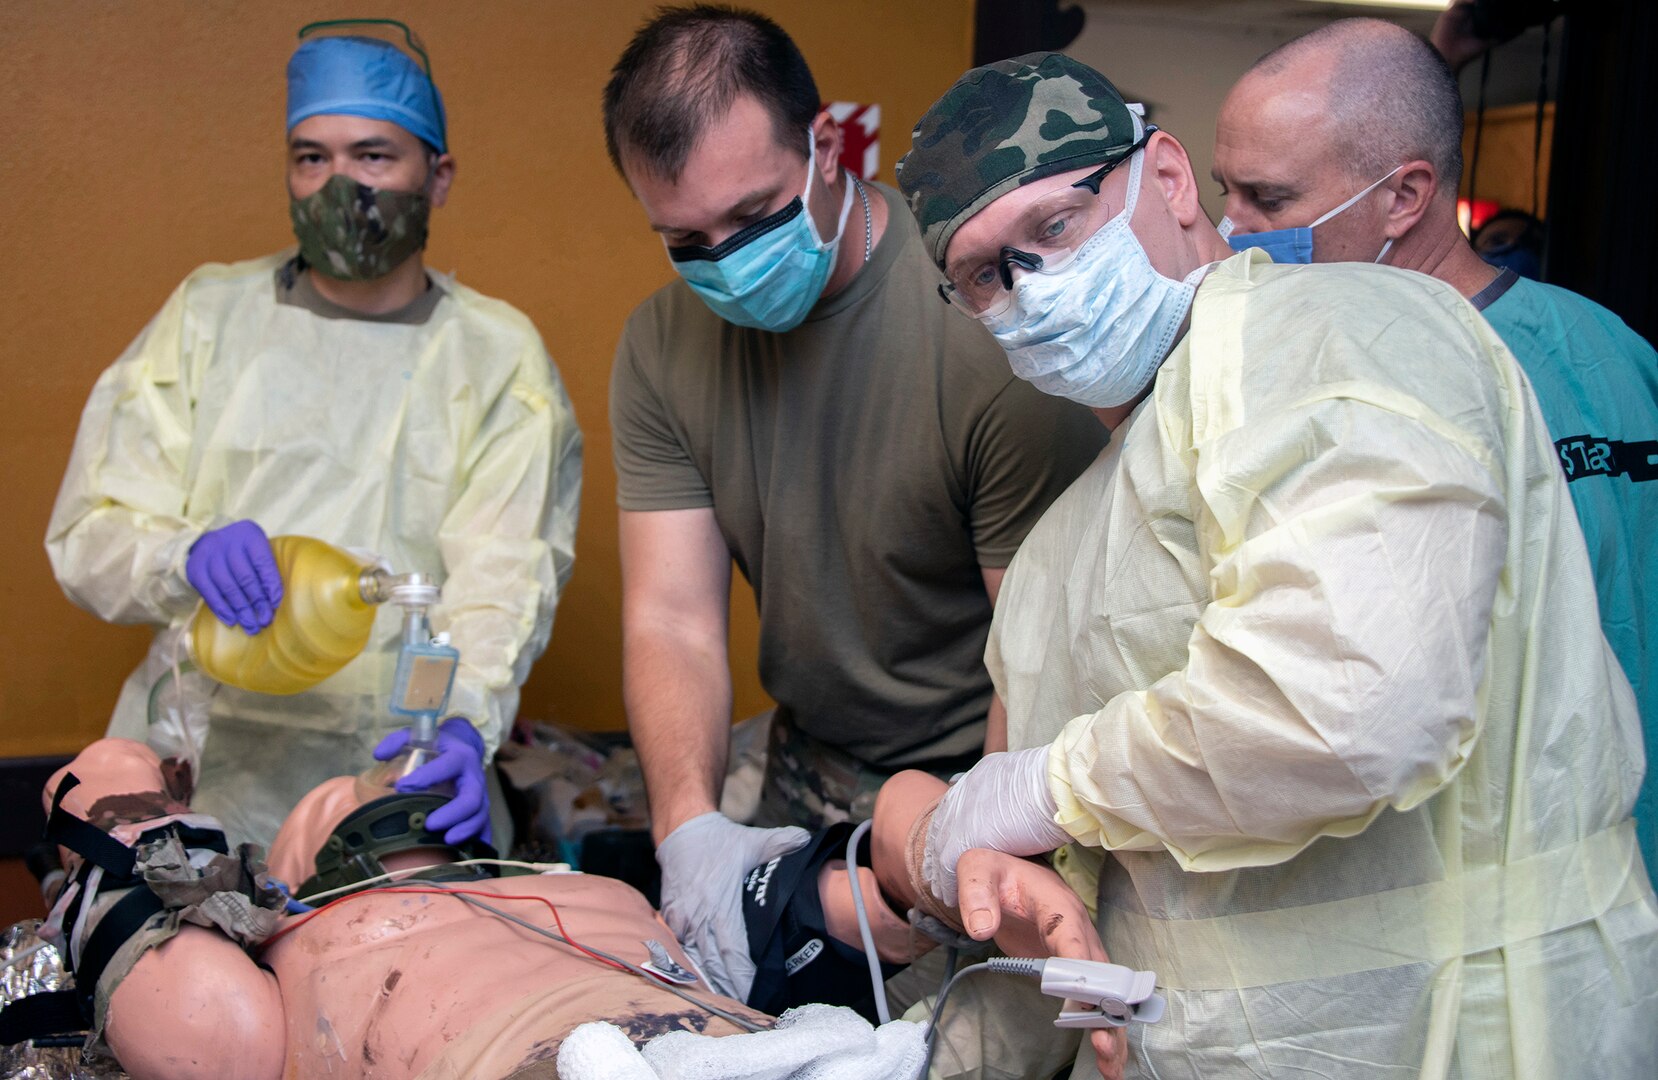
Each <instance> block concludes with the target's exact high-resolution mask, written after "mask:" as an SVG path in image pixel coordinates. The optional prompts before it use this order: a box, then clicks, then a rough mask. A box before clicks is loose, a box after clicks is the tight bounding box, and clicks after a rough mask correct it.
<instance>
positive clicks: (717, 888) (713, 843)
mask: <svg viewBox="0 0 1658 1080" xmlns="http://www.w3.org/2000/svg"><path fill="white" fill-rule="evenodd" d="M810 839H811V834H810V833H808V832H807V831H806V830H805V829H797V828H795V827H794V826H792V825H791V826H789V827H787V828H782V829H756V828H752V827H750V826H748V825H739V824H737V823H736V822H735V821H732V820H731V819H730V818H728V817H726V816H725V815H724V814H721V813H719V812H718V811H714V810H711V811H709V812H708V813H706V814H701V815H699V816H697V817H694V818H692V819H691V820H689V821H687V822H685V823H684V824H682V825H681V826H680V827H679V828H677V829H675V830H674V831H673V832H671V833H669V834H668V835H667V837H666V839H664V840H663V841H662V843H660V844H658V845H657V846H656V861H657V863H658V865H660V866H661V867H662V919H663V921H665V922H666V923H667V924H668V929H670V930H672V931H673V932H674V936H675V937H677V938H679V940H680V943H681V944H682V945H684V946H685V951H686V952H687V953H688V954H690V957H691V959H692V960H694V961H696V963H697V966H698V967H700V968H701V969H702V973H703V975H704V976H706V977H707V979H708V984H709V986H711V987H713V989H714V990H716V991H717V992H719V993H721V994H724V995H725V996H726V997H730V998H736V999H737V1000H738V1001H745V1002H746V1001H747V1000H748V992H749V990H750V989H752V988H753V986H754V961H753V960H752V959H751V958H750V957H749V955H748V927H747V926H746V925H745V924H744V922H743V878H744V877H745V876H747V874H748V872H749V871H750V870H753V869H754V868H755V867H756V866H764V865H765V864H766V863H768V862H770V861H771V860H773V859H776V858H781V857H782V856H784V855H787V854H788V853H789V852H791V851H794V850H796V849H798V848H801V847H804V846H806V841H808V840H810Z"/></svg>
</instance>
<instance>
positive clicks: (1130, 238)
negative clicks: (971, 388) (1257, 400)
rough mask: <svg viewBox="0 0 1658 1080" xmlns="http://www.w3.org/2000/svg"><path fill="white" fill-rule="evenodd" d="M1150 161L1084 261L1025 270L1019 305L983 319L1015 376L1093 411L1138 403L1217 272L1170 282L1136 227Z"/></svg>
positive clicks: (1086, 249)
mask: <svg viewBox="0 0 1658 1080" xmlns="http://www.w3.org/2000/svg"><path fill="white" fill-rule="evenodd" d="M1144 160H1145V155H1143V154H1136V155H1135V157H1134V163H1133V165H1132V166H1131V167H1130V169H1129V174H1128V191H1129V194H1128V205H1126V206H1125V207H1123V210H1122V212H1121V213H1120V214H1118V215H1117V216H1116V217H1114V218H1112V219H1111V220H1110V221H1108V222H1106V223H1105V224H1104V225H1101V226H1100V227H1099V229H1098V231H1096V232H1095V233H1094V235H1093V236H1090V237H1089V238H1088V239H1087V240H1086V241H1084V242H1083V245H1082V246H1081V247H1080V248H1078V249H1077V253H1076V256H1075V258H1073V259H1071V260H1070V261H1069V262H1068V263H1067V264H1066V265H1065V266H1064V267H1063V268H1062V269H1060V270H1057V271H1054V272H1052V273H1044V272H1042V271H1034V272H1021V274H1020V276H1019V277H1018V278H1017V279H1016V280H1015V281H1014V283H1013V289H1012V292H1011V295H1010V302H1009V303H1008V304H1007V305H1006V306H1005V307H998V308H996V309H993V311H992V312H990V313H987V314H985V315H981V316H980V317H979V318H980V321H981V322H983V323H984V325H985V327H986V328H987V329H989V331H990V332H991V334H992V335H994V336H995V338H996V340H997V341H999V342H1000V343H1001V345H1002V348H1003V349H1004V350H1006V351H1007V358H1008V363H1009V364H1011V365H1012V367H1013V373H1014V374H1015V375H1017V376H1019V377H1020V378H1021V379H1024V380H1025V381H1026V382H1028V383H1030V384H1031V385H1032V386H1034V387H1036V388H1037V389H1038V390H1041V391H1042V392H1043V393H1046V394H1052V395H1054V396H1055V397H1062V398H1068V399H1070V400H1071V401H1075V402H1077V403H1078V404H1081V405H1087V406H1089V407H1090V408H1114V407H1116V406H1118V405H1126V404H1127V403H1128V402H1130V401H1132V400H1134V397H1135V395H1137V394H1139V393H1140V391H1142V390H1144V389H1145V388H1146V386H1147V385H1149V384H1150V383H1151V380H1152V378H1153V376H1155V375H1156V374H1157V369H1158V367H1159V366H1160V365H1161V364H1162V363H1163V360H1164V358H1165V357H1167V356H1168V354H1169V351H1170V350H1171V349H1172V347H1173V346H1174V340H1175V335H1176V334H1177V333H1179V331H1180V326H1181V324H1182V323H1184V322H1185V321H1186V313H1187V312H1188V311H1190V310H1191V307H1192V298H1193V297H1194V296H1196V294H1197V286H1198V282H1200V281H1201V280H1202V279H1203V275H1204V274H1205V273H1207V272H1208V270H1209V267H1208V266H1202V267H1199V268H1198V269H1196V270H1194V271H1193V272H1192V273H1190V274H1188V275H1187V276H1186V278H1185V280H1183V281H1176V280H1174V279H1173V278H1168V277H1164V276H1163V275H1162V274H1161V273H1159V272H1158V271H1157V268H1156V267H1155V266H1153V265H1152V264H1151V259H1150V258H1149V257H1147V255H1146V249H1145V248H1144V247H1143V246H1142V245H1141V244H1140V238H1139V237H1137V236H1135V235H1134V230H1133V229H1132V228H1130V227H1129V223H1130V220H1131V219H1132V218H1133V217H1134V205H1135V203H1136V202H1137V201H1138V200H1139V195H1140V172H1141V168H1140V166H1141V163H1142V162H1143V161H1144Z"/></svg>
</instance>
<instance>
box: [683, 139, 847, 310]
mask: <svg viewBox="0 0 1658 1080" xmlns="http://www.w3.org/2000/svg"><path fill="white" fill-rule="evenodd" d="M807 146H808V150H807V154H806V190H805V191H803V192H801V193H800V194H799V195H798V196H796V197H795V198H794V199H793V200H791V201H790V202H789V205H787V206H785V207H784V208H783V209H781V210H779V211H778V212H777V213H775V214H772V215H770V216H768V217H765V218H762V219H760V220H759V221H756V222H755V223H754V224H752V225H749V226H747V227H746V228H743V229H741V230H739V231H738V232H736V233H733V234H732V235H731V236H729V237H727V238H726V239H725V240H723V241H721V242H720V243H719V244H718V245H717V246H715V247H702V246H700V245H699V246H687V247H671V248H669V249H668V258H669V260H670V261H672V263H673V266H674V269H675V270H677V271H678V272H679V276H680V277H682V278H684V279H685V283H686V284H687V285H689V286H691V290H692V291H693V292H695V293H696V294H697V295H698V296H700V297H702V301H703V303H705V304H707V305H708V306H709V308H710V309H712V311H713V312H714V314H716V315H718V316H719V317H720V318H722V319H724V320H725V321H726V322H729V323H735V324H736V325H738V326H749V327H753V328H754V329H756V330H770V331H772V332H773V333H782V332H783V331H785V330H793V329H794V328H795V327H797V326H799V325H800V324H801V322H803V321H804V320H805V318H806V315H807V313H808V312H810V311H811V310H812V305H813V304H816V303H817V301H818V297H820V296H822V295H823V286H824V283H825V282H827V281H828V280H829V274H830V272H831V271H832V270H834V268H835V254H836V252H837V251H838V250H839V248H840V241H841V235H842V234H843V233H844V232H845V231H846V215H847V213H848V212H849V211H850V210H851V209H852V185H851V184H847V185H846V198H845V199H843V200H842V202H841V216H840V223H839V224H838V225H836V226H835V235H834V236H833V237H832V238H831V239H829V240H827V241H825V240H823V239H821V238H820V237H819V236H818V231H817V223H816V222H814V221H813V220H812V213H811V211H810V210H809V209H807V206H806V203H807V200H808V197H809V196H810V195H811V193H812V177H814V176H816V175H817V140H816V139H814V138H812V137H811V133H810V131H808V132H807Z"/></svg>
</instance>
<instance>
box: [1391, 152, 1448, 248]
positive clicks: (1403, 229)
mask: <svg viewBox="0 0 1658 1080" xmlns="http://www.w3.org/2000/svg"><path fill="white" fill-rule="evenodd" d="M1382 189H1383V190H1384V191H1391V192H1392V193H1393V205H1392V206H1391V207H1389V208H1388V211H1387V218H1386V219H1385V221H1384V222H1383V225H1382V235H1383V236H1386V237H1387V238H1388V239H1389V240H1397V239H1399V238H1400V237H1401V236H1404V235H1405V234H1406V233H1408V232H1410V231H1411V230H1412V229H1414V228H1416V223H1417V222H1419V221H1421V220H1422V216H1423V215H1424V214H1426V213H1427V212H1428V208H1429V207H1430V206H1432V205H1433V201H1434V199H1436V198H1438V197H1439V173H1438V171H1437V170H1435V169H1434V167H1433V163H1432V162H1428V161H1407V162H1405V163H1404V165H1402V166H1400V168H1399V171H1398V172H1396V173H1394V174H1393V176H1392V178H1391V179H1389V180H1387V181H1386V182H1385V183H1383V184H1382Z"/></svg>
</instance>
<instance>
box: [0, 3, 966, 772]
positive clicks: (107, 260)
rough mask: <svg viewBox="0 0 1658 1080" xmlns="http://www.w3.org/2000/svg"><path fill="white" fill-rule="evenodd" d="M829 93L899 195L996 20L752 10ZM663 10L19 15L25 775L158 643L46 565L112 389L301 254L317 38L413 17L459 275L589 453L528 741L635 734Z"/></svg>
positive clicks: (472, 7) (6, 148) (747, 630)
mask: <svg viewBox="0 0 1658 1080" xmlns="http://www.w3.org/2000/svg"><path fill="white" fill-rule="evenodd" d="M752 2H753V6H754V7H757V8H759V9H760V10H763V11H765V12H767V13H768V14H770V15H772V16H773V17H775V18H776V19H777V20H778V21H779V22H781V23H782V24H783V25H784V27H785V28H787V29H788V30H789V31H790V33H791V34H793V35H794V36H795V38H796V40H797V41H798V42H799V43H800V46H801V48H802V50H803V51H804V52H805V54H806V56H807V58H808V60H809V61H810V62H811V64H812V67H813V71H814V73H815V74H816V76H817V79H818V85H819V88H820V89H821V91H822V92H823V94H824V95H825V96H826V97H828V98H831V99H843V100H854V101H865V102H877V103H879V104H880V105H881V107H882V110H883V121H884V122H883V131H882V134H883V138H884V141H883V147H882V161H881V169H880V178H881V179H885V180H888V181H890V179H891V176H892V162H893V160H894V159H895V158H896V157H897V155H898V154H900V153H902V152H903V150H904V149H905V148H907V146H908V142H909V130H910V128H911V127H912V126H913V125H914V122H915V120H916V118H917V117H918V116H919V115H920V114H921V112H922V110H924V109H925V108H926V107H927V106H928V105H929V104H931V103H932V101H933V100H934V99H935V98H936V97H937V96H938V95H939V94H940V93H942V92H943V90H944V89H945V87H947V86H948V85H949V84H950V82H951V81H952V80H954V79H955V77H956V76H957V75H959V74H960V73H961V71H962V70H963V69H965V68H966V67H967V66H968V59H969V46H968V40H969V34H970V26H971V0H934V2H931V3H927V4H895V3H890V2H888V0H838V2H836V3H832V4H824V3H813V2H808V0H774V2H770V0H752ZM654 6H655V5H653V4H649V3H639V2H632V0H627V2H622V0H603V2H600V3H591V2H589V3H575V2H567V0H558V2H540V3H535V2H513V3H507V2H489V3H454V2H452V0H450V2H393V3H386V4H379V5H369V6H368V7H364V6H362V5H360V4H358V5H344V6H341V5H339V4H322V3H313V2H299V0H288V2H283V0H272V2H266V3H259V4H253V3H232V2H228V0H216V2H211V3H209V2H196V3H184V2H182V0H146V2H144V3H113V2H107V0H106V2H93V0H53V2H51V3H46V2H43V0H31V2H23V3H8V4H4V5H0V41H3V42H5V46H6V48H5V52H6V62H5V63H4V64H3V65H0V206H3V207H4V212H5V217H6V222H5V236H6V239H7V243H6V249H7V252H6V254H7V256H8V257H7V258H6V259H5V261H4V264H3V266H0V297H3V298H4V299H3V300H0V380H3V381H0V386H4V387H5V391H4V398H3V401H4V405H3V406H0V410H3V412H0V415H3V416H4V418H5V421H6V423H5V430H4V432H3V434H0V476H3V477H4V485H5V487H4V490H5V497H6V505H5V512H4V514H3V515H0V521H3V524H0V756H11V755H26V754H50V753H69V752H73V751H74V750H76V749H77V748H79V747H80V746H82V745H84V744H85V743H86V742H87V741H89V740H91V739H93V738H95V737H97V736H98V735H99V734H101V733H102V731H103V728H104V724H105V722H106V721H107V719H108V715H109V712H110V709H111V708H112V706H113V704H114V701H115V695H116V692H117V689H118V687H119V685H120V683H121V681H122V679H124V678H125V677H126V674H127V672H128V671H129V670H130V669H131V668H132V666H133V665H134V664H135V663H136V662H137V660H138V658H139V656H140V655H141V654H142V652H143V649H144V646H145V643H146V641H147V640H148V635H149V631H148V630H147V629H144V628H134V627H112V626H107V625H105V624H103V623H100V622H99V621H98V620H96V619H94V618H93V617H92V616H90V615H87V614H85V613H84V612H81V611H79V610H78V609H76V608H74V607H73V606H71V605H70V604H69V602H68V601H67V600H66V599H64V597H63V594H62V593H61V592H60V591H59V590H58V588H57V585H56V583H55V582H54V581H53V579H52V575H51V571H50V567H49V566H48V564H47V561H46V556H45V552H44V550H43V548H42V537H43V536H44V535H45V530H46V521H47V518H48V516H49V514H50V512H51V506H52V500H53V498H54V496H55V494H56V491H57V485H58V482H59V480H60V478H61V476H62V472H63V468H64V465H65V464H66V462H67V461H68V457H69V448H70V444H71V441H72V439H73V437H74V431H75V425H76V422H77V418H78V416H79V414H80V409H81V406H82V404H83V403H84V401H85V398H86V394H87V392H88V391H89V390H90V388H91V386H92V383H93V380H94V379H95V378H96V377H97V375H98V373H99V371H101V370H102V369H103V368H104V367H105V366H106V365H108V364H109V363H110V362H111V361H112V360H114V358H115V357H116V356H117V355H118V354H119V353H120V351H121V350H122V348H124V347H125V345H126V344H127V342H128V341H130V340H131V339H132V337H133V336H134V335H135V334H136V333H137V332H138V331H139V329H140V328H141V327H142V326H143V325H144V323H145V322H146V321H147V320H148V319H149V318H150V316H151V315H152V314H153V313H154V312H155V311H156V309H157V308H159V307H160V305H161V303H162V301H163V300H164V299H165V298H166V296H167V294H168V293H169V292H170V291H171V290H172V288H173V287H174V286H175V285H176V284H177V283H178V281H179V280H180V279H181V278H182V277H183V276H184V275H185V274H186V273H188V272H189V271H190V270H191V268H193V267H195V266H197V265H198V264H200V263H203V262H207V261H215V260H217V261H227V260H233V259H242V258H248V257H251V256H255V255H259V254H262V253H265V252H269V251H273V250H276V249H278V248H281V247H283V246H286V245H287V244H288V243H289V242H290V239H291V237H290V234H289V231H288V221H287V205H286V196H285V193H284V190H283V186H282V164H283V161H282V134H283V132H282V116H283V80H282V71H283V65H284V64H285V62H286V60H287V57H288V55H289V53H290V52H291V51H292V49H293V46H294V33H295V31H296V30H297V29H298V28H299V27H300V26H301V25H303V24H304V23H306V22H309V21H311V20H313V19H323V18H334V17H339V16H341V15H344V14H357V13H363V14H375V15H390V16H392V17H396V18H401V19H403V20H405V21H407V22H409V23H411V24H412V25H413V26H414V28H415V29H416V31H417V32H418V33H419V34H420V35H421V37H422V38H423V39H424V41H425V43H426V46H427V48H428V50H429V51H430V53H431V57H432V65H433V70H434V72H435V74H436V77H437V81H438V84H439V86H440V88H441V89H442V90H443V93H444V97H445V99H446V102H447V105H448V109H449V123H450V140H451V148H452V149H453V151H454V153H455V155H456V158H457V160H458V162H459V176H458V179H457V182H456V186H455V188H454V191H453V193H452V195H451V199H450V203H449V205H448V206H447V207H446V208H444V209H443V210H440V211H438V213H437V214H436V215H435V216H434V223H433V242H432V246H431V250H430V252H429V258H430V262H431V265H433V266H435V267H436V268H438V269H441V270H446V271H455V272H457V273H458V274H459V276H460V278H461V280H462V281H464V282H466V283H467V284H469V285H471V286H473V287H474V288H477V289H480V290H481V291H483V292H485V293H488V294H490V295H493V296H499V297H501V298H503V299H505V300H508V301H510V302H511V303H513V304H515V305H517V306H518V307H519V308H521V309H523V310H524V311H525V312H526V313H528V314H529V316H530V317H531V318H532V319H534V320H535V323H536V325H537V326H538V327H540V329H541V333H542V335H543V337H544V338H545V339H546V341H547V344H548V348H549V349H550V351H551V352H552V354H553V357H554V359H555V360H557V362H558V364H559V367H560V369H561V370H562V371H563V374H564V380H565V383H566V385H567V386H568V387H569V390H570V395H571V397H572V398H573V399H574V401H575V405H576V412H577V415H578V417H579V419H580V421H581V425H582V429H583V431H584V432H585V433H586V436H587V470H586V488H585V491H584V494H583V500H582V522H581V533H580V537H579V541H578V547H577V558H576V571H575V576H574V579H573V580H572V581H571V583H570V587H569V589H568V591H567V592H566V593H565V596H564V601H563V604H562V606H561V607H560V610H559V615H558V623H557V626H556V627H555V630H554V634H553V642H552V647H551V648H550V650H549V651H548V655H547V657H546V658H545V659H543V660H542V662H541V663H540V664H539V665H538V666H537V668H536V670H535V672H534V674H533V675H532V676H531V678H530V683H529V686H528V688H527V690H526V692H525V695H524V703H523V709H522V715H524V716H526V717H531V718H537V719H555V718H556V719H557V720H559V721H562V722H564V723H568V724H573V725H579V726H585V727H590V728H616V727H620V726H621V725H622V724H623V714H622V706H621V670H620V668H621V655H620V652H621V634H620V628H619V624H618V618H619V615H618V610H619V603H620V591H621V582H620V574H619V570H618V567H617V559H616V518H615V510H614V506H615V503H614V492H615V475H614V472H613V470H612V468H611V461H610V433H609V427H608V424H607V421H606V412H605V393H606V384H607V380H608V374H609V369H610V357H611V351H612V349H613V347H614V345H615V341H616V337H617V334H618V332H619V330H620V327H621V324H622V320H623V319H624V318H625V317H626V315H627V313H628V311H629V310H630V309H631V308H632V307H633V305H634V304H635V303H636V302H637V301H638V300H639V299H640V298H641V297H643V296H644V295H645V294H646V293H647V292H648V291H649V290H650V289H653V288H655V287H656V286H657V285H659V284H661V283H662V282H663V281H665V280H667V278H668V277H669V275H670V273H671V271H670V270H669V268H668V264H667V260H666V259H665V258H664V257H663V255H662V250H661V245H660V244H659V243H658V242H657V240H656V239H654V238H653V237H652V236H651V235H650V233H649V232H648V231H647V230H646V228H645V223H644V218H643V216H642V215H641V214H640V212H639V210H638V208H637V206H636V204H635V203H634V202H633V199H632V197H631V195H630V194H629V193H628V191H627V188H626V186H625V185H624V184H623V183H622V182H621V181H620V180H619V179H618V178H617V177H616V175H615V174H614V173H613V172H612V171H611V168H610V165H609V162H608V161H607V159H606V157H605V153H604V140H603V131H602V126H601V122H600V116H599V95H600V91H601V89H602V87H603V85H604V81H605V77H606V75H607V73H608V70H609V66H610V64H611V63H612V62H614V60H615V58H616V56H617V55H618V54H619V53H620V52H621V50H622V47H623V46H624V45H625V44H626V42H627V39H628V37H629V36H630V34H631V33H632V31H633V30H634V29H635V28H636V27H637V26H638V25H639V23H640V22H641V21H642V20H643V19H644V18H645V17H646V16H647V14H648V13H649V11H650V10H651V9H652V8H653V7H654ZM733 592H734V597H733V599H734V616H735V617H734V622H733V631H732V634H733V641H732V649H733V655H732V666H733V669H734V672H735V673H736V675H737V711H738V715H745V714H746V713H748V712H752V711H755V710H757V709H759V708H762V707H764V704H765V698H764V695H763V693H762V692H761V691H760V689H759V687H758V685H757V683H756V682H755V679H754V676H753V666H754V649H755V622H754V617H753V601H752V599H751V598H750V597H748V596H747V595H745V592H746V591H745V590H743V589H742V587H741V586H739V587H738V588H737V589H734V590H733Z"/></svg>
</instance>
